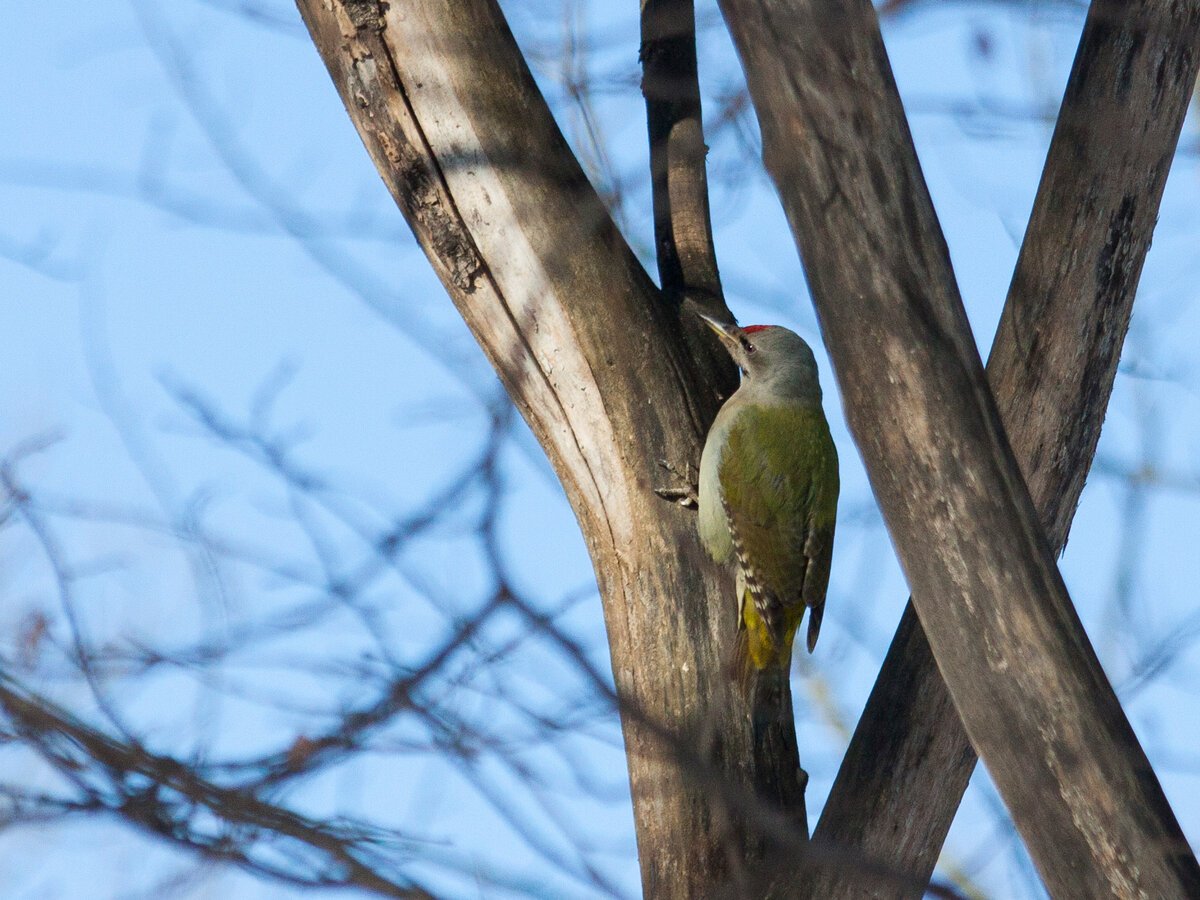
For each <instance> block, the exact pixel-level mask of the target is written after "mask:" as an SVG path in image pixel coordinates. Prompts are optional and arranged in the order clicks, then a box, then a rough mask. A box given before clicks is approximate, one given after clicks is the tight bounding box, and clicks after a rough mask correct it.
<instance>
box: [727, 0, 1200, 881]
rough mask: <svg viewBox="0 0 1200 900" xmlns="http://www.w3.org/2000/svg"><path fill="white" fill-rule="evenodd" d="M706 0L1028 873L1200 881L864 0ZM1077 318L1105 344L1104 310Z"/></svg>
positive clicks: (893, 519) (899, 542) (917, 593)
mask: <svg viewBox="0 0 1200 900" xmlns="http://www.w3.org/2000/svg"><path fill="white" fill-rule="evenodd" d="M721 6H722V9H723V11H724V13H725V17H726V20H727V22H728V23H729V25H730V29H731V31H732V33H733V36H734V41H735V44H736V46H737V48H738V51H739V53H740V54H741V56H742V61H743V66H744V68H745V70H746V75H747V80H748V82H749V86H750V93H751V97H752V99H753V100H754V104H755V107H756V110H757V112H758V116H759V122H760V126H761V128H762V133H763V145H764V157H765V161H766V164H767V168H768V170H769V172H770V174H771V176H772V178H773V179H774V181H775V184H776V187H777V189H778V190H779V193H780V196H781V198H782V200H783V204H784V208H785V211H786V212H787V214H788V218H789V222H790V224H791V227H792V230H793V232H794V234H795V237H796V241H797V244H798V246H799V248H800V251H801V255H802V257H803V259H804V264H805V269H806V272H807V274H808V278H809V282H810V286H811V288H812V294H813V298H814V302H815V303H816V306H817V310H818V315H819V318H820V321H821V326H822V332H823V335H824V337H825V339H826V343H827V345H828V347H829V349H830V352H831V356H832V358H833V362H834V368H835V372H836V375H837V378H838V382H839V385H840V387H841V389H842V396H843V402H844V404H845V407H846V413H847V420H848V422H849V424H850V428H851V431H852V432H853V434H854V437H855V440H856V442H857V444H858V447H859V449H860V451H861V453H862V455H863V458H864V460H865V462H866V465H867V470H868V475H869V477H870V479H871V483H872V486H873V488H874V491H875V494H876V496H877V498H878V500H879V502H880V506H881V508H882V509H883V512H884V517H885V520H886V521H887V524H888V527H889V530H890V533H891V535H892V539H893V542H894V543H895V545H896V548H897V551H898V554H899V556H900V560H901V564H902V566H903V568H904V570H905V574H906V577H907V578H908V581H909V584H910V586H911V587H912V589H913V599H914V604H915V606H916V609H917V612H918V614H919V615H920V620H921V625H922V626H923V628H924V630H925V633H926V635H927V636H928V640H929V644H930V647H931V648H932V651H933V654H934V657H935V658H936V660H937V664H938V667H939V668H940V670H941V672H942V675H943V676H944V678H945V681H946V685H947V687H948V689H949V694H950V697H951V698H952V700H953V703H954V706H955V707H956V708H957V710H958V713H959V714H960V716H961V717H962V720H963V723H964V725H965V727H966V731H967V734H968V735H969V736H970V739H971V743H972V745H973V746H974V747H975V749H976V750H977V751H978V752H979V753H980V755H981V756H982V757H983V759H984V761H985V763H986V764H987V766H988V769H989V771H990V773H991V775H992V778H993V779H994V781H995V782H996V785H997V787H998V789H999V791H1000V793H1001V796H1002V797H1003V798H1004V801H1005V803H1006V805H1007V806H1008V809H1009V811H1010V813H1011V814H1012V817H1013V820H1014V822H1015V824H1016V826H1017V828H1018V830H1019V831H1020V833H1021V835H1022V837H1023V839H1024V840H1025V843H1026V845H1027V847H1028V848H1029V850H1030V853H1031V855H1032V856H1033V859H1034V861H1035V863H1036V865H1037V866H1038V869H1039V871H1040V873H1041V875H1042V877H1043V879H1044V880H1045V882H1046V884H1047V887H1048V888H1049V890H1050V892H1051V893H1052V894H1053V895H1055V896H1064V897H1066V896H1118V897H1139V896H1141V897H1155V898H1159V897H1163V898H1166V897H1190V896H1198V895H1200V868H1198V867H1197V865H1196V861H1195V858H1194V857H1193V856H1192V854H1191V852H1190V850H1189V849H1188V846H1187V843H1186V841H1185V839H1184V837H1183V834H1182V832H1181V831H1180V829H1179V826H1178V823H1177V822H1176V821H1175V818H1174V816H1173V814H1172V812H1171V810H1170V807H1169V806H1168V804H1167V802H1166V799H1165V797H1164V796H1163V794H1162V790H1161V788H1160V786H1159V785H1158V782H1157V780H1156V778H1155V776H1154V773H1153V771H1152V770H1151V768H1150V766H1149V763H1148V761H1147V760H1146V758H1145V755H1144V753H1143V752H1142V750H1141V747H1140V745H1139V744H1138V742H1137V738H1136V737H1135V735H1134V733H1133V731H1132V729H1131V728H1130V726H1129V723H1128V721H1127V720H1126V719H1125V716H1124V714H1123V712H1122V710H1121V708H1120V704H1119V702H1118V701H1117V698H1116V696H1115V694H1114V693H1113V691H1112V688H1111V686H1110V685H1109V684H1108V682H1107V680H1106V679H1105V677H1104V673H1103V671H1102V670H1101V668H1100V665H1099V662H1098V661H1097V659H1096V657H1095V654H1094V652H1093V651H1092V648H1091V646H1090V644H1089V643H1088V640H1087V636H1086V634H1085V633H1084V631H1083V628H1082V626H1081V624H1080V622H1079V619H1078V616H1077V615H1076V613H1075V610H1074V608H1073V606H1072V605H1071V601H1070V598H1069V596H1068V594H1067V591H1066V588H1065V586H1064V585H1063V583H1062V579H1061V577H1060V575H1059V573H1058V570H1057V568H1056V566H1055V564H1054V558H1053V554H1052V551H1051V548H1050V546H1049V544H1048V543H1047V540H1046V537H1045V535H1044V533H1043V531H1042V529H1041V528H1040V527H1039V521H1038V516H1037V511H1036V509H1035V507H1034V504H1033V501H1032V500H1031V498H1030V494H1029V491H1028V490H1027V489H1026V487H1025V483H1024V481H1023V479H1022V477H1021V471H1020V469H1019V468H1018V466H1017V462H1016V459H1015V458H1014V456H1013V453H1012V450H1011V448H1010V446H1009V444H1008V440H1007V437H1006V434H1005V431H1004V428H1003V426H1002V424H1001V419H1000V415H999V411H998V409H997V406H996V403H995V401H994V399H993V397H992V395H991V392H990V391H989V390H988V385H987V381H986V378H985V374H984V370H983V366H982V364H981V361H980V359H979V355H978V352H977V350H976V348H975V345H974V342H973V340H972V337H971V332H970V328H969V326H968V324H967V319H966V315H965V312H964V310H963V307H962V302H961V299H960V297H959V295H958V290H957V286H956V285H955V282H954V278H953V273H952V271H951V266H950V260H949V254H948V252H947V250H946V246H945V242H944V239H943V238H942V235H941V232H940V229H939V227H938V224H937V221H936V217H935V215H934V212H933V207H932V204H931V202H930V200H929V195H928V191H927V189H926V187H925V184H924V180H923V178H922V176H921V173H920V169H919V166H918V164H917V160H916V154H915V152H914V150H913V147H912V141H911V137H910V135H909V132H908V127H907V123H906V121H905V118H904V113H903V109H902V106H901V104H900V100H899V96H898V94H897V93H896V88H895V83H894V81H893V78H892V75H891V70H890V67H889V65H888V62H887V56H886V53H885V51H884V48H883V42H882V39H881V37H880V34H879V28H878V22H877V20H876V17H875V11H874V9H873V8H872V7H871V5H870V4H869V3H867V2H865V0H855V2H850V3H836V2H832V0H766V2H762V0H758V2H753V0H722V2H721ZM1175 9H1177V10H1179V11H1182V10H1184V9H1185V5H1183V4H1176V5H1175ZM1125 54H1126V55H1125V59H1127V60H1128V59H1130V58H1131V56H1132V53H1131V51H1130V50H1129V49H1128V48H1127V49H1126V51H1125ZM1127 74H1129V76H1130V77H1132V73H1131V71H1128V70H1127ZM1126 87H1127V84H1126V82H1125V81H1123V80H1120V79H1119V80H1118V82H1117V83H1116V84H1113V85H1111V87H1110V89H1111V90H1114V91H1117V92H1120V91H1121V90H1123V89H1125V88H1126ZM1168 158H1169V157H1168ZM1164 164H1165V163H1164ZM1108 225H1109V227H1110V229H1112V230H1113V234H1114V237H1113V239H1112V242H1111V246H1112V248H1113V249H1112V250H1110V251H1109V252H1106V253H1104V254H1102V255H1101V258H1100V259H1098V260H1097V265H1098V266H1100V267H1104V266H1113V267H1117V268H1126V269H1127V268H1128V267H1129V262H1130V260H1131V258H1132V257H1131V255H1130V247H1129V244H1128V242H1127V231H1126V229H1127V228H1128V226H1127V225H1124V224H1114V223H1113V222H1111V221H1110V222H1109V223H1108ZM1060 238H1061V235H1060ZM1128 274H1129V273H1126V274H1125V275H1123V276H1122V277H1121V278H1120V279H1119V280H1120V281H1122V282H1128ZM1115 296H1116V295H1115V294H1114V295H1112V297H1111V298H1110V301H1109V303H1108V305H1109V306H1110V307H1111V306H1112V302H1111V299H1115ZM1044 300H1045V297H1044V296H1043V297H1040V298H1035V305H1034V311H1035V312H1036V311H1037V310H1038V308H1039V304H1041V303H1043V302H1044ZM1020 325H1021V327H1020V328H1017V327H1016V326H1015V325H1009V326H1006V327H1007V328H1009V329H1012V330H1014V331H1015V332H1018V333H1020V336H1021V338H1022V339H1023V340H1025V341H1028V342H1029V343H1030V344H1034V345H1036V343H1037V342H1038V340H1040V332H1039V328H1038V327H1036V326H1034V325H1032V324H1031V323H1029V322H1021V323H1020ZM1090 326H1091V327H1100V328H1101V329H1103V330H1105V331H1107V332H1108V333H1109V335H1110V337H1111V339H1112V340H1114V341H1115V342H1116V343H1117V344H1118V345H1119V338H1120V334H1119V333H1118V332H1119V329H1116V328H1115V326H1114V323H1113V321H1111V320H1110V321H1107V322H1101V323H1090ZM1004 327H1005V326H1002V330H1003V328H1004ZM1114 358H1115V353H1114ZM1080 374H1095V375H1101V376H1102V375H1103V370H1101V371H1100V372H1097V373H1087V372H1081V373H1080ZM997 384H998V385H1003V384H1004V381H1003V380H1002V379H1001V378H1000V377H999V375H998V378H997ZM1077 389H1081V390H1084V391H1090V390H1093V389H1094V386H1093V385H1090V384H1084V385H1082V386H1079V385H1077ZM1040 414H1041V411H1035V412H1034V417H1035V418H1036V416H1037V415H1040Z"/></svg>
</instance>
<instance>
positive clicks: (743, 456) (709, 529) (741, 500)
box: [697, 313, 839, 682]
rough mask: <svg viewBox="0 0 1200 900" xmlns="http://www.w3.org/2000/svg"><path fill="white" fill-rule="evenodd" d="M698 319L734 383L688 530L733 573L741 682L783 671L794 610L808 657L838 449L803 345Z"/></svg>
mask: <svg viewBox="0 0 1200 900" xmlns="http://www.w3.org/2000/svg"><path fill="white" fill-rule="evenodd" d="M698 315H700V317H701V318H702V319H703V320H704V321H705V322H706V323H707V324H708V326H709V327H710V328H712V330H713V331H715V332H716V333H717V336H718V337H719V338H720V339H721V343H722V344H723V345H724V346H725V349H726V350H728V351H729V353H730V355H731V356H732V357H733V360H734V362H735V363H737V365H738V368H739V369H740V370H741V373H742V380H741V384H740V386H739V387H738V389H737V390H736V391H735V392H734V393H733V394H732V396H730V397H729V399H728V400H726V401H725V403H724V404H723V405H722V407H721V409H720V410H719V411H718V413H717V416H716V418H715V419H714V421H713V424H712V427H711V428H709V431H708V435H707V438H706V439H705V442H704V450H703V452H702V454H701V457H700V472H699V484H698V494H699V496H698V516H697V525H698V530H699V533H700V541H701V543H702V544H703V545H704V548H705V550H706V551H707V552H708V554H709V555H710V556H711V557H712V558H713V559H714V560H716V561H717V562H718V563H726V564H728V563H730V562H733V561H735V560H736V563H737V579H736V598H737V616H738V618H737V622H738V634H737V640H736V642H735V645H734V657H733V660H732V667H733V672H734V675H735V676H736V677H737V678H738V679H739V680H740V681H743V682H745V681H747V680H749V679H751V678H753V677H754V675H755V673H757V672H762V671H763V670H768V669H776V670H780V669H782V670H783V671H784V672H786V671H787V670H788V669H789V668H790V666H791V658H792V641H793V639H794V637H795V634H796V630H797V628H798V627H799V625H800V622H801V620H802V619H803V617H804V611H805V609H807V610H809V619H808V637H807V645H808V651H809V652H810V653H811V652H812V651H813V648H814V647H815V646H816V643H817V637H818V635H819V634H820V632H821V619H822V617H823V615H824V611H825V592H826V590H827V588H828V586H829V569H830V562H831V560H832V557H833V535H834V528H835V525H836V523H837V501H838V488H839V484H838V457H837V447H836V446H835V445H834V442H833V437H832V436H831V435H830V432H829V423H828V421H827V420H826V418H825V411H824V409H823V408H822V405H821V385H820V382H819V380H818V377H817V363H816V359H815V358H814V357H813V352H812V348H811V347H809V345H808V344H807V343H806V342H805V341H804V339H803V338H802V337H800V336H799V335H798V334H796V333H795V332H793V331H790V330H788V329H787V328H784V327H782V326H779V325H750V326H747V327H745V328H741V327H739V326H737V325H736V324H732V323H725V322H721V321H719V320H717V319H715V318H712V317H710V316H708V315H705V314H703V313H698Z"/></svg>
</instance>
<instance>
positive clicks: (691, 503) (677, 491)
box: [654, 459, 700, 509]
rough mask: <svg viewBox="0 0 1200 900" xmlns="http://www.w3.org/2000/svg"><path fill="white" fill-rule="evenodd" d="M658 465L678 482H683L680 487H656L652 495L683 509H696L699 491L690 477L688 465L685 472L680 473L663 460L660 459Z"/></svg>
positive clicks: (694, 480) (690, 471)
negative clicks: (676, 504)
mask: <svg viewBox="0 0 1200 900" xmlns="http://www.w3.org/2000/svg"><path fill="white" fill-rule="evenodd" d="M658 464H659V465H660V466H662V468H664V469H666V470H667V471H668V472H670V473H671V475H673V476H674V477H675V478H677V479H678V480H679V481H682V482H683V486H682V487H656V488H655V489H654V493H655V494H657V495H658V496H660V497H662V498H663V499H664V500H670V501H671V502H672V503H678V504H679V505H680V506H682V507H684V508H685V509H696V508H697V507H698V506H699V505H700V496H699V490H698V488H697V487H696V479H695V478H693V477H692V467H691V466H690V465H689V466H688V467H687V471H686V473H685V472H680V471H679V470H678V469H676V468H675V467H674V466H673V465H671V464H670V463H669V462H667V461H666V460H665V459H660V460H659V461H658Z"/></svg>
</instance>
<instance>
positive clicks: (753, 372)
mask: <svg viewBox="0 0 1200 900" xmlns="http://www.w3.org/2000/svg"><path fill="white" fill-rule="evenodd" d="M699 315H700V318H702V319H703V320H704V321H705V323H706V324H707V325H708V327H709V328H711V329H712V330H713V331H715V332H716V334H717V337H719V338H720V339H721V343H722V344H724V345H725V349H726V350H728V351H729V355H730V356H732V357H733V361H734V362H735V363H737V365H738V368H740V369H741V370H742V375H743V378H744V379H746V380H748V381H750V382H752V383H754V382H758V383H763V384H771V385H772V386H776V387H779V388H780V389H784V390H787V391H788V392H789V393H794V394H799V395H803V396H813V395H815V397H816V399H817V400H820V397H821V388H820V385H819V384H818V382H817V361H816V359H815V358H814V357H813V352H812V348H811V347H809V346H808V342H807V341H805V340H804V338H802V337H800V335H798V334H796V332H794V331H791V330H789V329H787V328H784V327H783V326H782V325H747V326H746V327H745V328H742V327H740V326H738V325H736V324H734V323H732V322H721V321H719V320H717V319H714V318H711V317H710V316H707V315H705V314H703V313H699Z"/></svg>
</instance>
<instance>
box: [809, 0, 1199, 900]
mask: <svg viewBox="0 0 1200 900" xmlns="http://www.w3.org/2000/svg"><path fill="white" fill-rule="evenodd" d="M1197 47H1200V15H1197V4H1194V3H1192V4H1177V3H1168V2H1162V0H1142V2H1136V3H1130V2H1125V3H1118V2H1115V0H1103V2H1099V0H1098V2H1095V3H1093V4H1092V7H1091V10H1090V12H1089V14H1088V17H1087V21H1086V23H1085V25H1084V29H1083V35H1082V38H1081V40H1080V44H1079V50H1078V52H1077V54H1076V57H1075V65H1074V67H1073V69H1072V72H1071V77H1070V80H1069V82H1068V84H1067V89H1066V93H1065V96H1064V99H1063V105H1062V109H1061V111H1060V114H1059V117H1058V122H1057V126H1056V128H1055V132H1054V138H1053V140H1052V141H1051V144H1050V152H1049V156H1048V157H1047V160H1046V166H1045V171H1044V174H1043V176H1042V183H1041V186H1040V188H1039V190H1038V194H1037V200H1036V201H1035V204H1034V209H1033V214H1032V217H1031V219H1030V224H1029V228H1028V230H1027V231H1026V235H1025V241H1024V244H1023V246H1022V248H1021V255H1020V258H1019V260H1018V263H1017V268H1016V274H1015V275H1014V277H1013V281H1012V285H1011V287H1010V288H1009V294H1008V301H1007V303H1006V304H1005V308H1004V313H1003V317H1002V318H1001V321H1000V326H999V330H998V332H997V334H996V338H995V340H994V342H993V344H992V353H991V357H990V359H989V362H988V376H989V380H990V383H991V386H992V390H993V392H994V393H995V396H996V402H997V405H998V407H999V409H1000V413H1001V417H1002V418H1003V420H1004V424H1005V428H1006V430H1007V432H1008V437H1009V440H1010V442H1011V443H1012V446H1013V451H1014V452H1015V454H1016V457H1017V460H1018V462H1019V463H1020V464H1021V471H1022V473H1023V474H1024V476H1025V483H1026V484H1027V485H1028V487H1029V491H1030V493H1031V495H1032V496H1033V500H1034V503H1035V505H1036V506H1037V508H1038V511H1039V513H1040V515H1041V521H1042V525H1043V527H1044V528H1045V529H1046V534H1047V538H1048V539H1049V542H1050V544H1051V546H1052V547H1053V548H1054V549H1055V550H1056V551H1059V550H1061V549H1062V548H1063V546H1064V545H1065V544H1066V540H1067V533H1068V531H1069V529H1070V524H1071V518H1072V516H1073V515H1074V512H1075V507H1076V505H1077V503H1078V502H1079V495H1080V493H1081V492H1082V490H1083V483H1084V479H1085V477H1086V475H1087V472H1088V469H1089V468H1090V466H1091V463H1092V458H1093V456H1094V455H1095V451H1096V443H1097V441H1098V440H1099V437H1100V427H1101V424H1102V423H1103V420H1104V412H1105V409H1106V408H1107V405H1108V399H1109V395H1110V393H1111V391H1112V385H1113V379H1114V377H1115V375H1116V367H1117V361H1118V358H1119V356H1120V350H1121V346H1122V344H1123V343H1124V339H1125V332H1126V330H1127V328H1128V325H1129V316H1130V313H1131V312H1132V309H1133V300H1134V293H1135V291H1136V289H1137V283H1138V278H1139V276H1140V274H1141V269H1142V263H1143V261H1144V260H1145V256H1146V251H1147V250H1148V249H1149V247H1150V238H1151V235H1152V233H1153V230H1154V224H1155V221H1156V218H1157V215H1158V208H1159V202H1160V200H1161V198H1162V192H1163V186H1164V185H1165V183H1166V180H1167V172H1168V170H1169V168H1170V162H1171V159H1172V157H1173V155H1174V152H1175V148H1176V145H1177V143H1178V140H1179V134H1180V130H1181V128H1182V126H1183V119H1184V116H1185V114H1186V112H1187V107H1188V99H1189V97H1190V95H1191V90H1192V86H1193V84H1194V83H1195V80H1196V67H1197V63H1198V62H1200V54H1198V53H1197V49H1196V48H1197ZM975 761H976V755H975V751H974V750H973V749H972V747H971V744H970V742H969V741H968V740H967V735H966V732H965V731H964V730H963V726H962V723H961V720H960V719H959V717H958V713H957V712H956V711H955V709H954V706H953V704H952V703H951V702H950V696H949V694H948V693H947V692H946V686H945V683H944V682H943V681H942V677H941V675H940V673H939V672H938V669H937V665H936V664H935V663H934V660H933V655H932V653H931V652H930V650H929V644H928V641H927V640H926V639H925V635H924V632H923V631H922V630H921V628H920V624H919V622H918V620H917V617H916V613H915V611H914V609H913V606H912V604H911V603H910V604H909V605H908V607H907V608H906V609H905V611H904V616H903V618H902V619H901V622H900V628H899V630H898V631H897V633H896V637H895V639H894V640H893V642H892V646H891V649H890V650H889V651H888V655H887V658H886V659H885V661H884V664H883V668H882V670H881V672H880V674H879V677H878V679H877V680H876V682H875V688H874V690H873V691H872V693H871V697H870V699H869V700H868V702H867V706H866V709H865V710H864V712H863V715H862V718H861V720H860V721H859V725H858V728H857V729H856V731H855V733H854V737H853V739H852V740H851V742H850V747H849V749H848V751H847V753H846V757H845V759H844V760H843V762H842V766H841V769H840V771H839V772H838V776H837V780H836V781H835V782H834V785H833V789H832V791H831V793H830V795H829V800H828V802H827V803H826V805H825V809H824V811H823V812H822V815H821V820H820V822H819V824H818V826H817V830H816V833H815V836H814V839H815V840H817V841H819V842H823V843H829V844H836V845H840V846H845V847H853V848H854V849H856V850H858V851H860V852H863V853H865V854H867V855H868V856H871V857H873V858H876V859H878V860H880V861H881V862H886V863H888V864H889V865H891V866H893V867H895V868H896V869H897V870H899V871H902V872H909V873H912V874H913V876H914V878H915V880H916V881H917V882H923V881H926V880H928V878H929V877H930V875H931V874H932V872H933V868H934V866H935V865H936V863H937V858H938V854H939V853H940V851H941V847H942V844H943V842H944V841H945V837H946V833H947V832H948V830H949V828H950V823H951V821H952V820H953V818H954V814H955V811H956V810H957V809H958V805H959V802H960V801H961V798H962V794H963V792H964V791H965V790H966V787H967V782H968V781H969V779H970V776H971V772H972V771H973V770H974V768H975ZM857 880H858V881H859V882H861V879H857ZM866 889H867V886H866V885H864V884H862V883H856V879H855V878H854V877H853V873H851V872H847V871H846V870H834V869H830V868H826V869H822V870H821V872H820V873H818V874H817V876H816V877H815V878H814V880H813V882H812V883H811V884H810V885H808V890H809V894H808V896H811V897H822V898H834V897H851V896H854V897H860V896H862V895H863V891H864V890H866ZM872 889H873V894H872V896H896V895H897V892H896V890H895V889H893V888H889V887H885V886H883V885H881V884H879V883H875V884H874V885H873V886H872ZM902 896H903V894H902ZM908 896H913V897H917V896H920V894H919V892H913V893H910V894H908Z"/></svg>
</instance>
